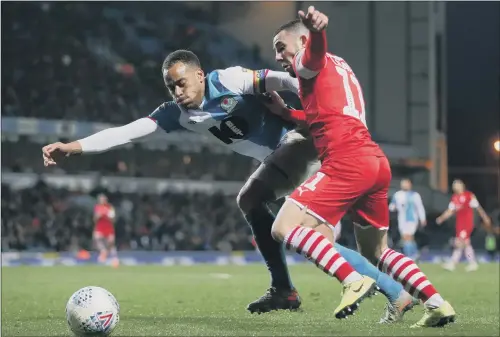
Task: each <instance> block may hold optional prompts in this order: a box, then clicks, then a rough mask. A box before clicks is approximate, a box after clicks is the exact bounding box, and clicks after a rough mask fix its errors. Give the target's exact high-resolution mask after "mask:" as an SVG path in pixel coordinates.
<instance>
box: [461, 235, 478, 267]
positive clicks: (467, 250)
mask: <svg viewBox="0 0 500 337" xmlns="http://www.w3.org/2000/svg"><path fill="white" fill-rule="evenodd" d="M463 246H464V254H465V258H466V259H467V262H468V263H469V265H468V266H467V267H465V270H466V271H468V272H471V271H476V270H477V269H478V268H479V265H478V264H477V260H476V253H475V252H474V248H473V247H472V245H471V243H470V239H468V238H467V239H465V240H463Z"/></svg>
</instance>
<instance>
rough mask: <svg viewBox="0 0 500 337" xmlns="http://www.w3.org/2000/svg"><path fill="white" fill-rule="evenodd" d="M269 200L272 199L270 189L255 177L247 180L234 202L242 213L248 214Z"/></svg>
mask: <svg viewBox="0 0 500 337" xmlns="http://www.w3.org/2000/svg"><path fill="white" fill-rule="evenodd" d="M270 201H274V199H273V192H272V190H271V189H270V188H268V187H266V185H265V184H264V183H263V182H261V181H260V180H256V179H250V180H248V181H247V182H246V184H245V185H244V186H243V187H242V188H241V190H240V192H239V193H238V196H237V197H236V204H237V205H238V208H239V209H240V210H241V211H242V212H243V214H248V213H250V211H251V210H252V209H254V208H255V207H257V206H259V205H261V204H262V203H267V202H270Z"/></svg>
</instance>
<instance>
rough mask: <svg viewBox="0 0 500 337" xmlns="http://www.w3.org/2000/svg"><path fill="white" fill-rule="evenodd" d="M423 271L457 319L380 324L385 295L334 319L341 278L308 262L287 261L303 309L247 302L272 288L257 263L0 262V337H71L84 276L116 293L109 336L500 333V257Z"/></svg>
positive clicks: (411, 317)
mask: <svg viewBox="0 0 500 337" xmlns="http://www.w3.org/2000/svg"><path fill="white" fill-rule="evenodd" d="M423 271H424V272H426V273H427V274H428V276H429V277H430V278H431V280H432V281H433V282H434V284H435V285H436V286H437V288H438V290H440V291H441V293H442V294H443V296H444V297H445V298H446V299H448V300H449V301H450V302H451V303H452V305H453V306H454V307H455V310H456V311H457V322H456V323H455V324H452V325H449V326H447V327H445V328H434V329H412V330H410V329H409V326H410V324H411V323H414V322H416V321H417V320H418V319H420V317H421V316H422V313H423V311H422V306H418V307H417V308H416V309H415V310H414V311H413V312H410V313H408V314H407V315H406V316H405V320H404V322H402V323H399V324H395V325H389V326H386V325H379V324H377V322H378V320H379V318H380V317H381V316H382V314H383V311H384V305H385V298H384V297H383V296H382V295H381V294H379V295H378V296H375V297H374V298H372V299H368V300H366V301H365V302H364V303H363V304H362V305H361V308H360V310H359V311H358V313H357V314H356V316H354V317H350V318H348V319H347V320H342V321H340V320H337V319H335V318H334V316H333V309H334V307H335V306H336V305H337V304H338V301H339V293H340V290H341V288H340V285H339V284H338V282H337V281H336V280H333V279H330V278H328V277H327V276H326V275H324V274H323V273H322V272H320V271H319V270H316V268H315V267H314V266H310V265H296V266H293V267H291V273H292V276H293V279H294V281H295V286H296V287H297V288H298V290H299V292H300V294H301V296H302V300H303V304H302V310H301V311H299V312H288V311H280V312H272V313H268V314H262V315H257V314H254V315H251V314H250V313H248V312H247V311H246V310H245V308H246V305H247V303H249V302H250V301H252V300H254V299H256V298H257V297H258V296H260V295H261V294H262V293H263V292H264V290H265V289H266V288H267V287H268V282H269V278H268V275H267V271H266V270H265V267H264V266H261V265H251V266H185V267H183V266H175V267H161V266H134V267H126V266H123V267H120V268H119V269H116V270H115V269H111V268H110V267H105V266H83V267H49V268H43V267H11V268H2V328H1V329H2V336H71V334H70V332H69V329H68V327H67V324H66V320H65V317H64V308H65V305H66V302H67V300H68V299H69V297H70V295H71V294H72V293H73V292H75V291H76V290H78V289H79V288H81V287H84V286H88V285H95V286H101V287H104V288H106V289H108V290H109V291H111V292H112V293H113V294H114V295H115V296H116V298H117V299H118V302H119V303H120V306H121V320H120V323H119V325H118V327H117V329H116V330H115V332H114V334H113V335H114V336H174V335H176V336H273V335H278V336H314V335H323V336H327V335H329V336H332V335H340V336H370V335H371V336H499V335H500V331H499V330H500V328H499V265H498V264H489V265H481V267H480V269H479V270H478V271H477V272H474V273H465V272H463V266H460V267H459V268H458V270H457V271H455V272H453V273H450V272H447V271H444V270H442V269H441V268H440V267H439V266H437V265H424V266H423ZM225 274H228V275H230V276H229V277H228V276H227V275H225Z"/></svg>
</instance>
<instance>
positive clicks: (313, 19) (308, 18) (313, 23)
mask: <svg viewBox="0 0 500 337" xmlns="http://www.w3.org/2000/svg"><path fill="white" fill-rule="evenodd" d="M299 18H300V20H302V23H303V24H304V26H306V28H307V29H309V30H310V31H311V32H315V33H319V32H321V31H322V30H324V29H325V28H326V27H328V16H326V15H325V14H323V13H321V12H320V11H318V10H316V9H315V8H314V6H309V8H308V9H307V13H304V11H299Z"/></svg>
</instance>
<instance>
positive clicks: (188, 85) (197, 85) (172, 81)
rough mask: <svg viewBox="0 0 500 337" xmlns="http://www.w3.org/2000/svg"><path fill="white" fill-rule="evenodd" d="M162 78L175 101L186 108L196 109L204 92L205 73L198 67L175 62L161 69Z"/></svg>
mask: <svg viewBox="0 0 500 337" xmlns="http://www.w3.org/2000/svg"><path fill="white" fill-rule="evenodd" d="M163 79H164V81H165V85H166V86H167V89H168V91H169V92H170V95H172V97H173V98H174V100H175V102H176V103H177V104H179V105H181V106H183V107H184V108H186V109H197V108H199V107H200V105H201V102H202V101H203V95H204V94H205V74H204V73H203V70H201V69H200V68H198V67H194V66H191V65H187V64H184V63H182V62H177V63H176V64H174V65H173V66H171V67H170V68H169V69H168V70H167V69H165V70H164V71H163Z"/></svg>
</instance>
